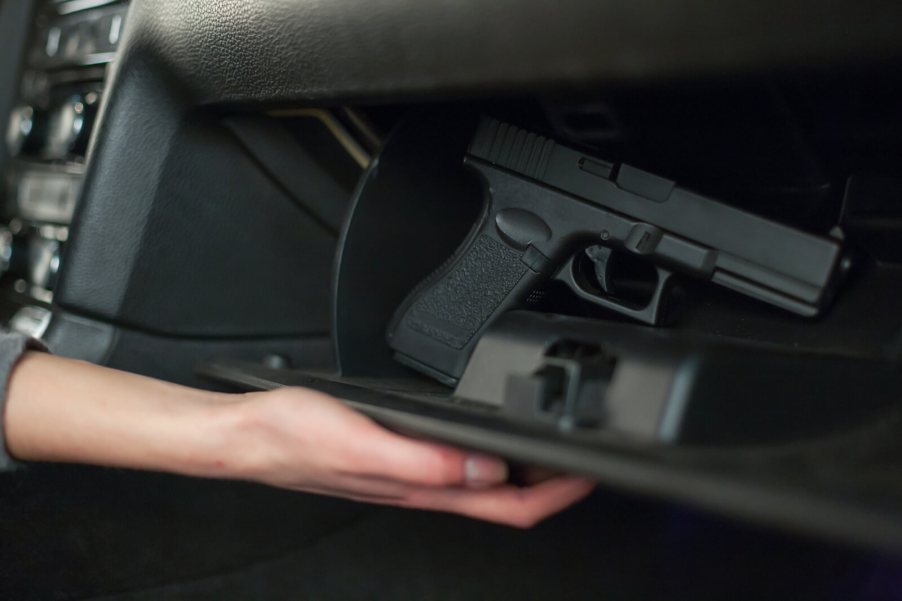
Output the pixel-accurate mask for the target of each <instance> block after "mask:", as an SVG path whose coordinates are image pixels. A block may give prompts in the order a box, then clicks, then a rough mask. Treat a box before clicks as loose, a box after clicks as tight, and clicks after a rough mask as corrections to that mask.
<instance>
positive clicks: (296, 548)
mask: <svg viewBox="0 0 902 601" xmlns="http://www.w3.org/2000/svg"><path fill="white" fill-rule="evenodd" d="M900 25H902V4H900V3H897V2H889V1H882V0H864V1H860V0H859V1H853V0H841V1H837V2H829V3H825V2H820V1H815V0H800V1H798V2H794V3H786V2H776V1H773V0H764V1H762V0H758V1H756V2H753V1H751V0H737V1H735V2H715V1H712V0H682V1H680V2H664V1H662V0H642V1H631V2H616V1H614V0H561V1H558V2H554V3H551V2H544V1H541V0H498V1H496V2H492V3H485V2H478V1H476V0H459V1H457V2H443V1H441V0H398V1H396V2H390V3H373V2H367V1H365V0H331V1H329V2H315V1H312V0H298V1H296V2H284V1H278V0H258V1H254V2H249V1H245V0H196V1H192V2H185V1H183V0H156V1H151V0H132V1H131V2H126V1H122V0H0V115H2V117H0V118H2V119H6V121H4V123H8V125H7V126H6V127H5V131H6V136H5V142H4V143H3V144H2V145H0V167H2V176H0V184H2V185H0V201H2V204H0V216H2V219H0V272H2V278H0V320H2V323H3V325H5V327H7V328H9V329H12V330H16V331H20V332H24V333H27V334H30V335H33V336H36V337H41V338H43V339H45V340H46V341H47V342H48V344H49V345H50V347H51V348H52V350H53V351H54V352H56V353H58V354H61V355H64V356H69V357H75V358H80V359H85V360H88V361H92V362H96V363H99V364H103V365H107V366H111V367H114V368H118V369H123V370H127V371H131V372H135V373H140V374H145V375H149V376H153V377H157V378H162V379H165V380H170V381H173V382H178V383H182V384H187V385H191V386H198V387H204V388H211V389H217V390H223V391H241V390H260V389H269V388H276V387H279V386H285V385H300V386H308V387H312V388H316V389H319V390H323V391H326V392H329V393H331V394H333V395H335V396H337V397H339V398H341V399H343V400H345V401H346V402H348V403H349V404H350V405H351V406H353V407H355V408H357V409H359V410H361V411H363V412H364V413H366V414H368V415H370V416H371V417H373V418H374V419H376V420H377V421H380V422H381V423H383V424H385V425H386V426H388V427H391V428H396V429H400V430H402V431H404V432H407V433H412V434H414V435H417V436H425V437H429V438H433V439H436V440H441V441H444V442H450V443H453V444H458V445H463V446H466V447H471V448H476V449H479V450H482V451H486V452H491V453H497V454H500V455H502V456H504V457H506V458H508V459H509V460H511V461H512V462H513V463H514V464H515V465H518V466H519V465H540V466H544V467H547V468H553V469H555V470H561V471H566V472H574V473H579V474H583V475H586V476H591V477H593V478H595V479H597V480H598V481H599V488H598V490H597V492H596V493H594V494H593V495H592V496H591V497H590V498H589V499H587V500H586V501H584V502H582V503H580V504H579V505H578V506H576V507H574V508H572V509H571V510H569V511H567V512H565V513H563V514H561V515H559V516H556V517H554V518H552V519H551V520H549V521H548V522H546V523H543V524H541V525H539V526H538V527H537V528H535V529H533V530H530V531H515V530H510V529H506V528H502V527H498V526H492V525H488V524H481V523H476V522H472V521H468V520H465V519H463V518H458V517H451V516H445V515H433V514H426V513H416V512H405V511H401V510H393V509H385V508H375V507H369V506H361V505H358V504H354V503H350V502H344V501H338V500H334V499H328V498H320V497H314V496H308V495H299V494H294V493H289V492H282V491H276V490H270V489H267V488H263V487H260V486H256V485H250V484H243V483H234V482H215V481H193V480H190V479H186V478H179V477H175V476H166V475H160V474H145V473H129V472H123V471H117V470H107V469H100V468H88V467H78V466H62V465H43V466H33V467H30V468H29V469H27V470H25V471H23V472H17V473H12V474H3V475H2V476H0V598H3V599H7V598H8V599H17V600H21V599H32V598H34V599H160V598H165V599H248V598H253V599H269V598H273V599H276V598H278V599H284V598H288V597H290V598H300V599H507V598H511V599H514V598H516V599H583V598H585V599H590V598H591V599H597V598H605V599H653V598H659V599H703V598H705V599H706V598H716V599H721V598H755V599H762V598H769V599H782V598H789V597H792V598H796V599H798V598H817V599H833V598H836V599H850V598H855V599H891V598H897V597H896V595H898V594H899V591H900V590H902V588H900V587H902V580H900V578H902V564H900V563H899V561H898V553H899V551H900V550H902V467H900V466H902V404H900V401H902V394H900V391H902V368H900V361H902V310H900V301H899V295H900V293H902V167H900V165H902V162H900V161H902V85H900V84H902V71H900V69H899V67H900V64H902V63H900V61H902V36H900V35H899V27H900ZM486 128H492V129H491V130H488V129H486ZM487 132H488V133H487ZM549 165H550V166H549ZM618 203H619V204H618ZM680 203H683V204H680ZM527 209H528V210H527ZM583 216H585V217H583ZM595 219H598V220H599V221H598V222H596V221H595ZM605 220H607V221H605ZM600 223H605V224H610V225H606V226H604V227H602V226H601V225H598V224H600ZM478 224H482V225H478ZM474 228H476V229H474ZM480 228H482V229H480ZM618 228H620V229H618ZM565 230H566V232H565ZM619 231H622V232H624V233H623V235H622V236H621V237H618V236H620V234H618V232H619ZM552 247H553V248H552ZM548 249H551V250H548ZM746 251H747V252H746ZM543 253H544V254H543ZM524 273H527V274H529V278H531V279H529V281H528V282H527V280H526V279H520V278H521V277H526V276H523V274H524ZM737 274H738V275H737ZM506 278H513V279H511V280H510V282H507V283H506ZM508 284H509V285H508ZM461 290H463V292H461Z"/></svg>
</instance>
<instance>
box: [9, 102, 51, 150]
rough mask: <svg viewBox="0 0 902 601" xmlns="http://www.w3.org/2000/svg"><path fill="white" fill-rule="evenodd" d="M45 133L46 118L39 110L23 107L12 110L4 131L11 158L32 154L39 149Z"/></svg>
mask: <svg viewBox="0 0 902 601" xmlns="http://www.w3.org/2000/svg"><path fill="white" fill-rule="evenodd" d="M46 133H47V116H46V114H45V113H44V112H43V111H41V110H40V109H36V108H34V107H33V106H29V105H23V106H18V107H16V108H15V109H13V111H12V113H11V114H10V117H9V125H8V128H7V130H6V146H7V148H9V152H10V154H11V155H12V156H18V155H20V154H33V153H35V152H37V151H39V150H40V149H41V146H43V144H44V137H45V136H46Z"/></svg>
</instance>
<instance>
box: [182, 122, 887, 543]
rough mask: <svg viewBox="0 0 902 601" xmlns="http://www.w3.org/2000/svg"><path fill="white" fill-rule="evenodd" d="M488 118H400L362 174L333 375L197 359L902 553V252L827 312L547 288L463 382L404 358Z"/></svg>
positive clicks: (594, 472) (532, 459) (508, 317)
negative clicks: (637, 313)
mask: <svg viewBox="0 0 902 601" xmlns="http://www.w3.org/2000/svg"><path fill="white" fill-rule="evenodd" d="M475 123H476V121H475V119H474V118H473V117H472V116H470V115H457V114H424V115H421V116H419V117H416V118H413V119H409V120H407V121H405V122H403V123H402V125H401V126H399V127H398V128H397V129H396V130H395V132H394V133H393V135H392V136H391V137H390V139H389V141H388V142H387V143H386V145H385V147H384V149H383V151H382V153H381V155H380V156H379V158H378V159H377V160H376V161H375V162H374V164H373V165H371V167H370V169H369V171H368V172H367V174H366V176H365V177H364V178H363V181H362V182H361V183H360V185H359V187H358V190H357V193H356V197H355V200H354V205H353V207H352V210H351V212H350V214H349V216H348V219H347V221H346V223H345V226H344V230H343V235H342V242H341V246H340V249H341V250H340V252H339V258H338V261H337V265H336V274H335V290H334V302H335V305H334V308H333V309H334V324H333V340H334V344H335V348H336V352H337V362H338V365H339V370H338V371H337V372H336V373H321V372H320V373H317V372H313V371H305V370H303V369H278V368H273V367H266V366H261V365H259V364H251V363H238V362H230V361H219V362H211V363H208V364H205V365H203V366H201V367H200V368H199V371H200V372H201V373H202V374H203V375H205V376H206V377H209V378H212V379H215V380H217V381H220V382H225V383H230V384H233V385H235V386H236V387H238V388H242V389H246V390H259V389H271V388H276V387H280V386H306V387H310V388H314V389H318V390H321V391H324V392H326V393H329V394H332V395H334V396H336V397H338V398H341V399H343V400H345V401H346V402H348V403H349V404H350V405H351V406H353V407H354V408H356V409H358V410H360V411H362V412H364V413H366V414H367V415H369V416H371V417H373V418H374V419H376V420H377V421H379V422H381V423H383V424H385V425H386V426H388V427H391V428H395V429H398V430H400V431H403V432H405V433H410V434H413V435H417V436H424V437H430V438H434V439H437V440H441V441H445V442H449V443H453V444H457V445H461V446H465V447H470V448H474V449H478V450H482V451H486V452H490V453H496V454H499V455H501V456H504V457H506V458H509V459H510V460H512V461H516V462H522V463H526V464H537V465H542V466H546V467H550V468H554V469H559V470H563V471H567V472H574V473H578V474H583V475H587V476H591V477H594V478H597V479H598V481H599V482H600V483H601V484H602V485H605V486H615V487H622V488H624V489H629V490H632V491H635V492H640V493H645V494H650V495H655V496H659V497H663V498H669V499H675V500H679V501H682V502H687V503H690V504H695V505H698V506H701V507H705V508H707V509H710V510H714V511H716V512H719V513H723V514H730V515H735V516H738V517H742V518H746V519H751V520H756V521H761V522H766V523H771V524H776V525H780V526H784V527H787V528H791V529H795V530H800V531H806V532H809V533H814V534H818V535H823V536H827V537H831V538H836V539H840V540H844V541H849V542H855V543H860V544H866V545H874V546H881V547H887V548H893V549H902V403H900V399H899V391H900V390H902V368H900V366H899V365H898V363H897V362H896V360H895V358H894V357H895V354H894V352H893V351H892V348H893V340H894V337H895V335H896V333H897V332H898V331H899V327H900V326H902V315H899V314H900V311H898V308H897V303H896V302H895V300H894V294H893V291H894V290H898V289H900V288H899V287H900V285H902V270H900V269H898V268H896V267H893V266H892V265H888V264H878V263H876V262H870V263H867V264H864V265H862V266H861V268H860V269H858V270H857V273H856V274H855V276H854V277H852V278H850V279H849V280H848V281H845V282H843V283H842V284H840V289H839V291H838V294H837V298H836V300H835V302H834V304H833V306H832V307H830V308H829V310H828V311H827V312H826V315H824V316H822V317H820V318H818V319H815V320H811V319H808V318H803V317H798V316H795V315H792V314H791V313H789V312H786V311H783V310H781V309H778V308H773V307H770V306H767V305H766V304H764V303H761V302H759V301H757V300H750V299H747V298H744V297H742V296H740V295H737V294H736V293H735V292H730V291H717V290H711V288H715V287H714V286H712V285H710V284H708V283H704V284H689V285H688V286H687V290H686V291H684V292H685V294H684V297H683V298H682V299H680V304H679V305H678V307H677V308H675V309H674V310H673V313H674V315H673V316H671V317H670V318H669V321H667V322H666V326H667V327H662V328H658V327H650V326H647V325H639V324H636V323H634V322H630V321H628V320H624V319H622V318H619V317H618V316H616V315H615V314H613V313H610V312H605V311H604V310H589V311H586V310H584V309H583V308H582V307H581V305H580V304H579V303H578V302H574V300H573V299H572V297H567V296H566V295H562V296H560V297H559V299H558V300H554V301H549V300H548V298H547V296H546V298H544V300H540V301H539V302H534V303H533V304H532V305H529V304H527V305H525V306H524V307H523V308H525V309H532V310H514V311H510V312H506V313H504V314H503V315H501V316H500V317H499V318H497V319H494V320H493V321H492V323H491V324H490V325H489V326H488V327H487V329H485V330H484V331H483V332H482V333H481V335H480V336H479V337H478V342H477V343H476V344H475V349H474V350H473V352H472V356H471V357H470V358H469V362H468V363H467V364H466V369H465V370H464V371H463V373H462V375H461V377H460V378H459V379H457V380H456V381H455V382H453V383H452V385H450V386H449V385H448V384H449V383H448V382H447V381H446V382H445V383H444V384H442V383H439V382H438V381H436V380H435V379H430V378H428V377H425V376H422V375H421V374H419V373H417V372H414V371H412V370H410V369H409V368H407V367H405V366H404V365H402V364H401V363H399V362H398V361H396V359H395V357H394V355H393V352H392V349H391V348H390V347H389V344H388V342H387V341H386V331H387V327H388V324H389V323H390V322H391V321H392V317H393V315H394V314H395V312H396V310H397V309H398V307H399V306H401V305H402V303H403V301H404V299H405V298H406V297H407V296H408V294H409V293H410V292H411V290H413V289H414V288H415V287H416V286H417V285H418V284H419V283H420V282H421V281H423V280H424V278H426V277H427V276H429V274H430V273H431V272H433V271H434V270H435V269H436V268H437V267H438V266H439V265H440V264H442V262H443V261H445V260H446V259H447V258H448V257H450V256H452V255H453V254H454V252H455V250H456V248H457V247H458V246H459V245H460V244H461V241H463V240H464V239H465V238H466V237H467V236H468V233H469V232H470V230H471V229H472V227H473V224H474V223H476V222H477V221H479V219H480V215H481V213H482V211H483V210H484V206H485V198H484V194H485V191H484V190H483V189H482V182H480V181H478V180H477V178H476V177H474V175H473V174H472V173H471V172H468V171H466V170H465V169H464V167H463V165H462V161H461V157H463V156H464V153H465V152H466V149H467V143H468V141H469V139H470V136H471V134H472V132H473V129H474V127H475ZM693 286H695V288H696V289H693ZM566 298H569V299H570V300H560V299H566ZM530 300H531V301H534V300H535V299H530ZM555 302H559V303H560V304H557V305H556V304H554V303H555ZM558 309H560V310H558Z"/></svg>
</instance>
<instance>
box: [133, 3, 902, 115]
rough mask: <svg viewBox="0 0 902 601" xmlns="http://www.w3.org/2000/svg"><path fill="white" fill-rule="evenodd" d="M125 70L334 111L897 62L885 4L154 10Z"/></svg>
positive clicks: (137, 19) (155, 6) (207, 90)
mask: <svg viewBox="0 0 902 601" xmlns="http://www.w3.org/2000/svg"><path fill="white" fill-rule="evenodd" d="M132 11H133V12H132V16H131V23H130V25H129V28H130V32H129V39H128V41H127V42H126V46H127V48H126V52H125V53H124V56H123V59H124V60H123V61H122V66H123V68H135V66H136V65H135V61H136V59H146V60H148V61H152V63H153V65H154V66H155V67H156V68H157V69H159V70H161V71H163V72H166V73H167V74H169V75H170V76H172V77H174V78H176V79H177V80H178V81H180V82H181V83H182V84H183V85H185V86H186V87H187V88H188V89H190V91H191V95H192V97H193V100H194V102H196V103H199V104H208V103H216V102H230V103H242V102H256V101H267V102H271V101H290V102H293V103H296V102H298V101H304V100H306V101H310V102H320V103H322V102H338V101H348V100H356V101H371V100H388V99H398V98H405V97H407V98H409V97H410V96H411V95H438V94H443V95H448V94H454V95H457V94H467V93H480V94H482V93H486V92H491V91H504V92H505V93H510V92H512V91H514V90H516V89H518V88H519V89H522V88H524V87H527V86H528V87H531V88H534V87H535V86H552V85H558V86H559V85H577V86H583V85H587V84H590V83H597V82H599V81H612V80H621V81H644V80H652V79H660V78H673V77H680V76H686V75H704V74H715V73H719V72H725V71H729V72H731V73H737V72H741V71H749V70H762V69H766V68H774V67H794V66H803V65H804V66H818V65H830V64H834V63H835V62H837V61H841V62H849V61H851V62H855V61H860V60H871V59H880V60H883V59H887V58H895V57H899V56H902V39H900V37H899V35H898V27H897V24H898V23H899V22H900V18H902V5H900V4H899V3H898V2H893V1H887V0H863V1H861V0H859V1H856V0H842V1H839V2H823V1H821V0H801V1H798V2H780V1H778V0H767V1H763V2H762V1H756V0H739V1H735V2H722V1H718V0H681V1H679V2H672V1H667V0H634V1H631V2H620V1H617V0H558V1H550V0H495V1H493V2H480V1H479V0H460V1H455V2H448V1H444V0H392V1H389V2H370V1H368V0H330V1H320V0H305V1H294V2H286V1H283V0H261V1H258V2H245V1H243V0H199V1H196V2H182V1H181V0H160V1H156V2H146V1H140V0H139V1H137V2H135V3H134V7H133V9H132Z"/></svg>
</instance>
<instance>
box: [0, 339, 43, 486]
mask: <svg viewBox="0 0 902 601" xmlns="http://www.w3.org/2000/svg"><path fill="white" fill-rule="evenodd" d="M46 350H47V347H45V346H44V344H43V343H41V342H40V341H38V340H35V339H34V338H30V337H28V336H25V335H24V334H9V333H6V332H0V471H5V470H11V469H15V468H16V467H17V466H18V463H17V462H16V461H15V460H14V459H13V458H12V457H10V456H9V453H8V452H7V451H6V443H5V441H4V440H3V432H4V431H5V428H4V424H3V418H4V415H5V413H6V412H5V410H4V409H5V406H6V391H7V388H8V387H9V376H10V374H11V373H12V370H13V367H15V365H16V362H17V361H18V360H19V358H20V357H21V356H22V354H23V353H25V351H46Z"/></svg>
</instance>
